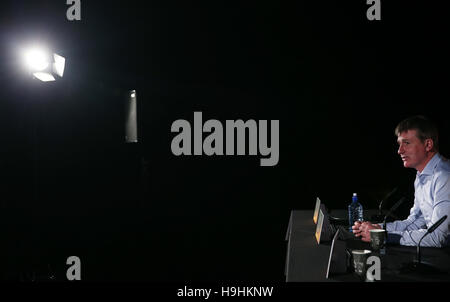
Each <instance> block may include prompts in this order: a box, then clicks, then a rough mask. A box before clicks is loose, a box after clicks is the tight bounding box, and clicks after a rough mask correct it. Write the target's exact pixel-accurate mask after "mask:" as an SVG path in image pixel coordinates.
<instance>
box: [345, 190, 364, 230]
mask: <svg viewBox="0 0 450 302" xmlns="http://www.w3.org/2000/svg"><path fill="white" fill-rule="evenodd" d="M363 220H364V217H363V207H362V205H361V204H360V203H359V202H358V194H356V193H353V197H352V203H351V204H350V205H349V206H348V223H349V231H350V232H353V230H352V226H353V225H354V224H355V221H363Z"/></svg>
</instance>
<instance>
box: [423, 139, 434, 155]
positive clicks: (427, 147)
mask: <svg viewBox="0 0 450 302" xmlns="http://www.w3.org/2000/svg"><path fill="white" fill-rule="evenodd" d="M433 148H434V142H433V140H432V139H431V138H427V139H426V140H425V150H426V151H428V152H429V151H431V150H433Z"/></svg>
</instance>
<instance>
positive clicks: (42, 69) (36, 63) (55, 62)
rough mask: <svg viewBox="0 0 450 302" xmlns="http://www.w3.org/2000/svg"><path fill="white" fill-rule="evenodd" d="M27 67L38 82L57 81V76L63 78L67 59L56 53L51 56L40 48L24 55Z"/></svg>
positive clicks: (27, 51)
mask: <svg viewBox="0 0 450 302" xmlns="http://www.w3.org/2000/svg"><path fill="white" fill-rule="evenodd" d="M23 56H24V60H25V64H26V67H27V68H28V70H29V72H30V73H31V74H32V75H33V76H34V77H35V78H36V79H38V80H41V81H43V82H52V81H56V77H55V75H57V76H59V77H63V75H64V67H65V64H66V59H65V58H64V57H62V56H60V55H58V54H56V53H54V54H52V55H51V54H50V53H49V52H48V51H47V50H45V49H44V48H40V47H34V48H30V49H28V50H26V51H24V53H23Z"/></svg>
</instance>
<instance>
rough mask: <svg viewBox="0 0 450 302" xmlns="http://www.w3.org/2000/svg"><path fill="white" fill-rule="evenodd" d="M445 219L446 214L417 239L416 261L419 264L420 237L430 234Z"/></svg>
mask: <svg viewBox="0 0 450 302" xmlns="http://www.w3.org/2000/svg"><path fill="white" fill-rule="evenodd" d="M446 219H447V215H444V216H443V217H442V218H441V219H439V220H438V221H436V222H435V223H434V224H433V225H432V226H431V227H430V228H429V229H428V230H427V232H426V233H425V235H423V236H422V238H420V240H419V244H418V245H417V263H418V264H419V265H420V261H421V255H420V243H421V242H422V239H423V238H425V237H426V236H427V235H429V234H431V233H433V232H434V230H436V229H437V228H438V227H439V226H440V225H441V224H442V223H443V222H444V221H445V220H446Z"/></svg>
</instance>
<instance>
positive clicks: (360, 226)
mask: <svg viewBox="0 0 450 302" xmlns="http://www.w3.org/2000/svg"><path fill="white" fill-rule="evenodd" d="M373 229H381V226H380V225H379V224H372V223H370V222H368V221H356V222H355V224H354V225H353V226H352V230H353V234H354V235H355V237H361V240H362V241H365V242H370V230H373Z"/></svg>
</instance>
